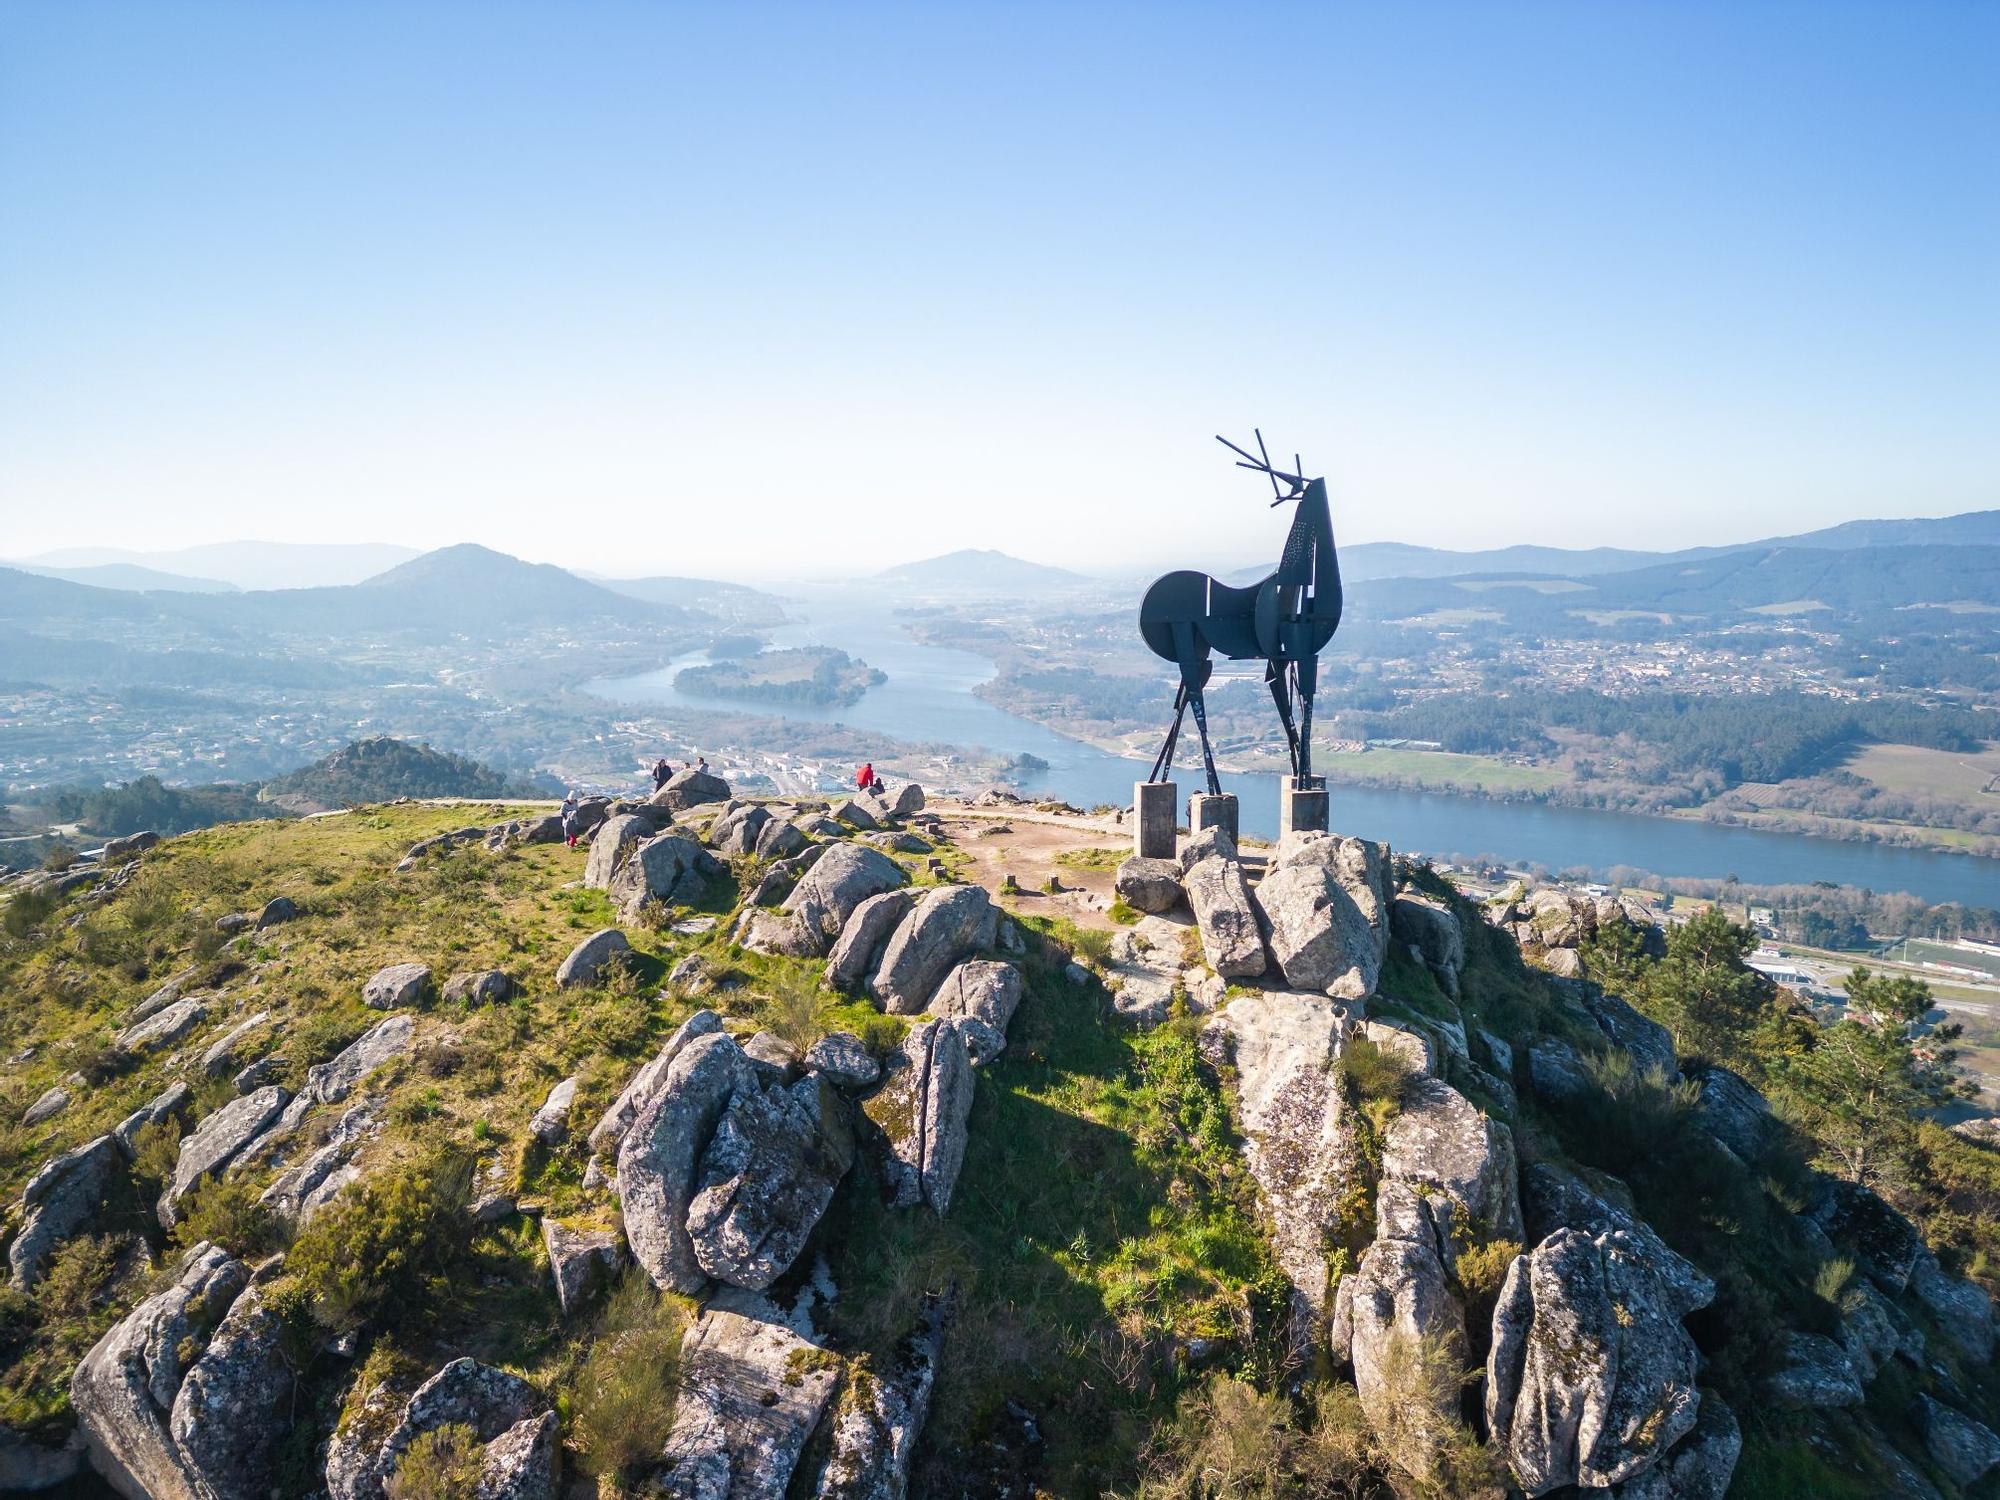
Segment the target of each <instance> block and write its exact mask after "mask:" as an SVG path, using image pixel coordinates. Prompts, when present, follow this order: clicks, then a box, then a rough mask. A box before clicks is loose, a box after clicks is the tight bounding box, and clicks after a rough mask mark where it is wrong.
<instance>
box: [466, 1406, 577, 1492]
mask: <svg viewBox="0 0 2000 1500" xmlns="http://www.w3.org/2000/svg"><path fill="white" fill-rule="evenodd" d="M561 1458H562V1423H561V1421H559V1420H558V1419H557V1417H556V1414H555V1413H554V1412H552V1411H545V1412H543V1413H542V1414H541V1415H540V1416H539V1417H523V1418H522V1419H521V1420H520V1421H518V1422H516V1423H515V1424H514V1425H513V1426H512V1427H509V1428H508V1429H507V1430H506V1431H505V1432H503V1433H501V1434H500V1436H498V1437H496V1438H495V1439H493V1441H492V1442H490V1443H488V1444H487V1445H486V1448H485V1450H484V1451H483V1452H482V1453H481V1454H480V1455H479V1483H478V1486H477V1487H476V1488H475V1489H474V1491H473V1500H556V1481H557V1479H558V1477H559V1476H560V1474H561Z"/></svg>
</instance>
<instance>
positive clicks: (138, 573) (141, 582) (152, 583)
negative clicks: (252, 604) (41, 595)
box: [21, 563, 236, 594]
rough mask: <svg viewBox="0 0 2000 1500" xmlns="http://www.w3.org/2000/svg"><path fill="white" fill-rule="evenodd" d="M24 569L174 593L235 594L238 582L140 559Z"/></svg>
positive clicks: (49, 575) (106, 586)
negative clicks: (173, 570) (193, 574)
mask: <svg viewBox="0 0 2000 1500" xmlns="http://www.w3.org/2000/svg"><path fill="white" fill-rule="evenodd" d="M21 568H22V571H23V572H28V573H38V574H40V575H41V576H42V577H44V578H60V579H62V580H63V581H64V582H66V583H83V584H89V585H90V586H91V587H92V588H100V589H124V590H126V591H128V592H134V593H145V592H148V591H150V590H153V589H159V590H163V591H165V592H167V593H172V594H233V593H235V592H236V585H235V584H233V583H225V582H224V581H223V580H222V579H220V578H195V577H191V576H189V575H188V574H185V573H166V572H162V571H161V570H160V569H158V568H148V567H144V566H142V565H140V564H138V563H94V564H92V565H90V566H88V567H81V568H49V567H42V566H39V565H35V564H29V563H23V564H21Z"/></svg>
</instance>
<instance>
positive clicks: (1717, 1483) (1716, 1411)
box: [1610, 1391, 1743, 1500]
mask: <svg viewBox="0 0 2000 1500" xmlns="http://www.w3.org/2000/svg"><path fill="white" fill-rule="evenodd" d="M1742 1455H1743V1429H1742V1428H1741V1427H1739V1426H1738V1425H1737V1422H1736V1413H1735V1412H1733V1411H1731V1410H1730V1409H1729V1405H1728V1403H1727V1402H1725V1401H1724V1400H1723V1399H1722V1398H1721V1397H1720V1396H1718V1395H1716V1394H1715V1393H1714V1392H1713V1391H1710V1392H1707V1393H1706V1394H1704V1395H1703V1396H1702V1398H1701V1411H1700V1412H1699V1413H1698V1414H1697V1415H1696V1417H1695V1423H1694V1431H1692V1432H1690V1433H1689V1434H1688V1435H1687V1436H1686V1437H1684V1438H1682V1439H1681V1440H1680V1441H1679V1442H1678V1443H1676V1444H1674V1446H1673V1450H1672V1451H1671V1452H1670V1453H1668V1454H1667V1456H1666V1457H1665V1458H1662V1459H1661V1460H1660V1461H1659V1462H1658V1463H1656V1464H1654V1465H1653V1466H1652V1467H1651V1468H1650V1469H1647V1470H1646V1471H1645V1472H1644V1473H1641V1474H1639V1475H1637V1476H1636V1477H1634V1478H1632V1479H1628V1480H1626V1481H1625V1482H1624V1483H1623V1484H1620V1485H1615V1486H1613V1487H1612V1489H1611V1491H1610V1500H1723V1497H1724V1496H1725V1495H1727V1494H1728V1493H1729V1481H1730V1480H1731V1479H1732V1478H1734V1477H1735V1474H1736V1460H1737V1459H1738V1458H1740V1457H1742Z"/></svg>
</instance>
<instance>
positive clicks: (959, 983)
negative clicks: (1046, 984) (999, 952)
mask: <svg viewBox="0 0 2000 1500" xmlns="http://www.w3.org/2000/svg"><path fill="white" fill-rule="evenodd" d="M1020 1004H1021V971H1020V970H1019V969H1017V968H1015V967H1014V966H1013V965H1012V964H1010V963H1002V962H996V961H993V960H990V959H968V960H967V961H966V962H964V963H962V964H960V965H959V966H958V967H957V968H955V969H953V970H952V971H951V972H950V973H949V974H947V975H945V976H944V982H943V983H942V984H940V985H939V986H938V988H937V993H936V994H935V995H933V996H931V1003H930V1005H929V1006H928V1007H926V1008H927V1009H928V1010H929V1011H930V1013H931V1014H932V1015H934V1016H942V1017H944V1018H945V1019H947V1020H955V1021H957V1022H958V1023H959V1032H960V1034H961V1035H962V1036H964V1038H965V1044H966V1046H967V1047H969V1048H970V1049H971V1050H972V1062H973V1066H974V1067H982V1068H983V1067H985V1066H986V1064H988V1063H990V1062H992V1061H993V1059H994V1058H996V1057H998V1056H999V1055H1000V1054H1001V1053H1002V1052H1004V1051H1005V1050H1006V1049H1007V1023H1008V1022H1010V1021H1012V1020H1013V1019H1014V1012H1015V1010H1016V1009H1017V1008H1018V1007H1019V1006H1020Z"/></svg>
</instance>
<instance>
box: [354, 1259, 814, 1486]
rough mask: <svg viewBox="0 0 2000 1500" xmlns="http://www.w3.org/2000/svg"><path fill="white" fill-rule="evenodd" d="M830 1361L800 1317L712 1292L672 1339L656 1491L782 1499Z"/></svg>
mask: <svg viewBox="0 0 2000 1500" xmlns="http://www.w3.org/2000/svg"><path fill="white" fill-rule="evenodd" d="M839 1364H840V1361H839V1359H838V1358H837V1357H836V1356H834V1355H832V1354H831V1353H829V1352H828V1351H827V1350H826V1349H825V1348H824V1346H823V1345H822V1344H821V1343H820V1342H819V1340H818V1338H817V1336H816V1335H814V1333H813V1332H812V1329H811V1326H810V1324H809V1323H807V1322H806V1320H805V1319H804V1318H803V1317H797V1318H793V1319H787V1317H786V1316H785V1315H784V1314H783V1313H782V1312H780V1311H779V1310H778V1309H777V1308H776V1307H774V1306H773V1305H772V1304H771V1303H770V1302H768V1301H767V1300H766V1299H765V1298H763V1297H761V1296H758V1295H756V1294H755V1293H734V1294H724V1295H722V1296H718V1297H717V1298H716V1299H715V1300H714V1301H713V1302H711V1303H710V1304H709V1307H708V1310H707V1311H705V1312H704V1313H703V1314H702V1315H701V1317H700V1319H699V1320H698V1321H697V1322H696V1323H695V1325H694V1327H693V1328H691V1329H689V1330H688V1334H687V1337H686V1338H685V1339H683V1340H682V1342H681V1361H680V1382H681V1391H680V1398H679V1400H678V1401H677V1402H676V1403H675V1406H674V1425H673V1429H672V1431H671V1432H670V1433H669V1434H668V1437H667V1442H666V1448H665V1452H664V1455H663V1457H664V1460H665V1464H664V1468H663V1470H662V1472H661V1475H660V1479H659V1493H660V1494H661V1495H662V1496H664V1497H667V1500H782V1497H783V1496H784V1495H785V1494H786V1492H787V1488H788V1486H789V1485H790V1484H791V1481H792V1476H793V1472H794V1471H795V1470H796V1469H797V1468H798V1465H799V1459H800V1456H801V1455H802V1454H803V1453H804V1452H805V1447H806V1442H807V1440H808V1439H809V1438H811V1436H812V1434H813V1432H814V1430H815V1429H816V1428H817V1427H818V1426H819V1424H820V1419H821V1417H822V1416H823V1415H824V1413H825V1411H826V1407H827V1402H828V1401H829V1400H830V1399H831V1398H832V1395H833V1388H834V1384H835V1382H836V1381H837V1380H838V1379H839V1373H838V1372H839ZM335 1500H340V1497H335Z"/></svg>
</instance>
